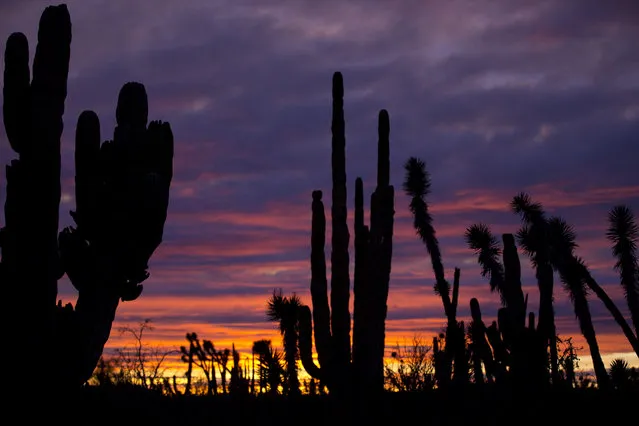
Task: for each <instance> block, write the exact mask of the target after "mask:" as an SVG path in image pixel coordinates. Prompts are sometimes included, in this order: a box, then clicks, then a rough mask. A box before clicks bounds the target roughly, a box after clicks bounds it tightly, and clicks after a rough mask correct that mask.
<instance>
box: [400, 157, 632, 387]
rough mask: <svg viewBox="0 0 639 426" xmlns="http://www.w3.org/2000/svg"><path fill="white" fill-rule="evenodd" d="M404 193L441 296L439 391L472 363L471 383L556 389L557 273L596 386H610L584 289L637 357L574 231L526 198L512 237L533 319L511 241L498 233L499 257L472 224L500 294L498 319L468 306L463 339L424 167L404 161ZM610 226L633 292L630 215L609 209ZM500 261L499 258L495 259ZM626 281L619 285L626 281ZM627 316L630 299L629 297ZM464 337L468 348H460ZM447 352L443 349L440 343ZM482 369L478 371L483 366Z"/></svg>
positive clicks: (482, 228) (480, 227)
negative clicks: (535, 302) (487, 320)
mask: <svg viewBox="0 0 639 426" xmlns="http://www.w3.org/2000/svg"><path fill="white" fill-rule="evenodd" d="M405 169H406V171H407V174H406V179H405V181H404V190H405V191H406V193H407V194H408V195H409V196H411V203H410V210H411V212H412V213H413V217H414V227H415V229H416V230H417V234H418V235H419V236H420V239H421V240H422V241H423V243H424V245H425V246H426V248H427V251H428V252H429V254H430V257H431V262H432V266H433V272H434V275H435V291H436V293H437V294H438V295H439V296H440V297H441V299H442V303H443V307H444V312H445V314H446V317H447V325H446V329H445V332H444V333H442V334H441V335H440V336H439V337H435V338H434V340H433V352H434V366H435V380H436V383H437V385H438V387H439V388H442V389H445V388H447V387H448V385H449V384H450V382H451V379H452V382H453V383H455V384H464V383H467V382H468V379H469V374H468V373H469V364H468V363H469V361H470V362H471V363H472V370H473V371H474V379H475V382H476V383H483V381H484V380H486V381H489V382H492V381H499V382H500V383H509V384H511V385H512V386H514V387H516V388H520V389H521V388H523V387H527V388H528V389H541V388H543V387H545V386H547V385H549V384H551V383H552V384H553V385H554V384H559V383H561V382H562V378H561V375H560V371H559V362H558V361H559V357H558V348H557V332H556V329H555V319H554V310H553V299H554V289H553V287H554V274H555V273H557V274H558V276H559V278H560V280H561V282H562V284H563V288H564V289H565V291H566V292H567V293H568V295H569V297H570V299H571V301H572V303H573V307H574V311H575V316H576V317H577V319H578V321H579V326H580V329H581V331H582V334H583V335H584V338H585V340H586V342H587V343H588V346H589V349H590V354H591V357H592V360H593V366H594V370H595V374H596V376H597V383H598V386H599V387H600V388H604V389H605V388H607V387H608V382H609V380H608V374H607V373H606V369H605V366H604V363H603V360H602V358H601V354H600V351H599V346H598V342H597V339H596V334H595V330H594V327H593V323H592V317H591V314H590V308H589V303H588V298H587V294H588V290H591V291H593V292H594V293H595V294H596V295H597V296H598V297H599V298H600V299H601V300H602V301H603V302H604V304H605V306H606V307H607V308H608V309H609V310H610V312H611V313H612V315H613V317H614V319H615V320H616V321H617V323H618V324H619V325H620V327H621V328H622V330H623V332H624V334H625V335H626V337H627V338H628V341H629V342H630V343H631V346H632V347H633V349H634V350H635V352H636V353H637V354H638V355H639V352H638V351H637V347H638V342H637V336H635V334H634V333H633V332H632V329H631V328H630V326H629V325H628V323H627V322H626V321H625V319H624V317H623V315H622V314H621V313H620V312H619V309H617V307H616V306H615V304H614V303H613V302H612V300H611V299H610V298H609V297H608V296H607V294H606V292H605V291H604V290H603V289H602V288H601V287H600V286H599V285H598V284H597V282H596V281H595V280H594V278H593V277H592V275H591V274H590V272H589V270H588V268H587V267H586V265H585V264H584V262H583V260H581V259H580V258H579V257H577V256H576V255H575V254H574V250H575V248H576V247H577V243H576V242H575V238H576V236H575V233H574V230H573V228H572V227H571V226H570V225H568V224H567V223H566V222H565V221H564V220H563V219H562V218H560V217H550V218H549V217H547V216H546V214H545V212H544V210H543V207H542V206H541V204H539V203H535V202H533V201H532V200H531V199H530V197H529V196H528V194H525V193H521V194H519V195H517V196H515V197H514V198H513V200H512V202H511V210H512V211H513V212H514V213H516V214H518V215H519V216H520V218H521V220H522V227H521V228H520V230H519V231H518V233H517V235H516V237H517V240H518V241H519V243H520V245H521V246H522V247H523V250H524V252H525V253H526V254H527V255H528V257H529V258H530V260H531V262H532V264H533V266H534V269H535V277H536V280H537V284H538V288H539V297H540V300H539V319H538V323H537V324H535V315H534V314H533V313H532V312H531V313H530V314H529V315H528V325H527V326H526V312H527V302H528V296H527V295H526V296H524V293H523V291H522V284H521V265H520V261H519V255H518V251H517V246H516V244H515V239H516V238H515V235H513V234H503V235H502V240H503V251H502V250H501V248H500V247H499V244H498V242H497V240H496V238H495V237H494V236H493V235H492V234H491V232H490V229H489V228H488V226H486V225H484V224H476V225H472V226H471V227H469V228H468V229H467V230H466V235H465V237H466V241H467V243H468V245H469V247H470V248H471V249H473V250H474V251H475V252H476V254H477V255H478V263H479V264H480V265H482V276H485V277H489V278H490V288H491V290H493V291H497V292H498V293H499V295H500V298H501V302H502V305H503V307H502V308H501V309H499V311H498V315H497V321H493V323H492V324H491V325H490V326H488V327H487V326H486V325H485V324H484V322H483V320H482V315H481V309H480V306H479V302H478V301H477V299H472V300H471V301H470V308H471V315H472V321H471V323H470V326H469V327H468V333H466V330H465V327H464V323H463V322H458V321H457V319H456V311H457V297H458V292H459V269H455V278H454V284H453V292H452V299H451V296H450V287H449V284H448V282H447V281H446V279H445V276H444V268H443V264H442V260H441V252H440V249H439V243H438V241H437V238H436V232H435V228H434V226H433V224H432V217H431V216H430V213H429V211H428V204H427V202H426V201H425V199H424V197H425V196H426V195H427V194H428V193H429V192H430V177H429V174H428V172H427V171H426V168H425V163H424V162H423V161H421V160H420V159H417V158H414V157H412V158H410V159H409V160H408V161H407V162H406V164H405ZM609 220H610V222H611V228H610V230H609V233H608V238H609V239H611V241H613V242H614V243H615V246H614V247H613V253H614V254H615V256H616V257H617V258H618V259H619V261H618V263H617V266H616V267H617V269H619V270H620V274H621V278H622V285H623V286H624V289H626V293H627V294H630V296H633V295H634V293H631V292H629V291H628V290H627V289H628V288H632V286H631V285H629V284H627V283H630V284H632V283H635V286H636V281H632V280H631V279H630V278H629V277H630V275H635V276H636V271H637V267H636V254H635V252H634V247H635V245H634V244H635V243H634V241H635V239H636V238H637V234H639V231H638V230H637V226H636V225H635V223H634V219H633V217H632V214H631V213H630V212H629V211H628V210H627V209H626V210H624V208H623V207H617V208H615V209H613V211H612V212H611V214H610V218H609ZM500 255H502V260H500V259H499V256H500ZM624 279H625V281H624ZM628 303H629V308H630V310H631V311H632V310H633V306H634V305H633V303H635V302H634V299H632V297H628ZM466 335H468V337H469V340H470V345H469V346H468V348H467V347H466V341H465V340H466ZM444 342H445V346H444V347H443V348H442V346H443V343H444ZM482 365H483V368H482Z"/></svg>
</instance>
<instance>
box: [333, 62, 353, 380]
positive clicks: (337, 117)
mask: <svg viewBox="0 0 639 426" xmlns="http://www.w3.org/2000/svg"><path fill="white" fill-rule="evenodd" d="M343 98H344V82H343V79H342V74H341V73H339V72H336V73H335V74H334V75H333V120H332V125H331V131H332V134H333V138H332V179H333V190H332V207H331V219H332V238H331V247H332V250H331V332H332V336H333V346H334V349H333V355H334V362H335V365H336V368H337V369H338V370H340V371H339V372H336V374H338V375H340V376H341V375H342V374H346V370H347V369H348V364H349V362H350V360H351V338H350V330H351V317H350V312H349V299H350V276H349V254H348V247H349V239H350V235H349V231H348V224H347V222H346V220H347V204H346V136H345V125H344V99H343Z"/></svg>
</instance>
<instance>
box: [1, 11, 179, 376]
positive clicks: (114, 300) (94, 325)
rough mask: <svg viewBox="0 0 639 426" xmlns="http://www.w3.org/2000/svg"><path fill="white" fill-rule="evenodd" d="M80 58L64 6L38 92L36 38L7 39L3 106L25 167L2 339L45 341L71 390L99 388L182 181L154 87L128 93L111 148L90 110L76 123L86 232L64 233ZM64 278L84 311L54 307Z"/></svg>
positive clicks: (16, 172) (9, 247) (78, 217)
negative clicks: (117, 326) (116, 323)
mask: <svg viewBox="0 0 639 426" xmlns="http://www.w3.org/2000/svg"><path fill="white" fill-rule="evenodd" d="M70 47H71V19H70V15H69V12H68V10H67V8H66V6H65V5H60V6H50V7H47V8H46V9H45V10H44V12H43V14H42V17H41V19H40V24H39V30H38V44H37V47H36V51H35V57H34V61H33V73H32V74H33V75H32V78H31V81H29V78H30V75H29V65H28V58H29V51H28V49H29V47H28V41H27V39H26V37H25V36H24V35H23V34H21V33H15V34H12V35H11V36H10V37H9V38H8V40H7V44H6V50H5V73H4V98H3V102H4V104H3V112H4V116H3V118H4V124H5V128H6V133H7V137H8V139H9V142H10V144H11V147H12V149H13V150H14V151H15V152H16V153H17V154H18V155H19V158H18V159H16V160H12V161H11V165H10V166H8V167H7V197H6V202H5V213H6V214H5V218H6V226H5V227H4V228H3V229H2V238H1V239H0V241H1V244H2V260H1V265H2V268H1V271H2V272H1V273H2V277H1V279H2V283H3V285H4V287H5V289H6V291H7V293H8V297H9V300H10V301H11V303H12V304H19V306H20V307H19V311H18V312H15V311H14V312H9V313H8V314H9V315H11V316H12V317H13V319H12V321H4V324H5V326H4V329H5V331H6V332H7V333H8V334H9V335H10V336H12V338H13V337H15V338H16V339H18V336H17V335H14V334H12V333H20V334H22V333H23V332H24V331H23V330H29V332H33V331H34V330H39V331H38V337H39V339H40V344H41V345H43V347H46V348H48V351H49V353H51V354H52V355H51V357H52V358H53V359H52V360H51V361H50V366H51V370H50V371H49V372H47V374H48V375H49V376H48V378H49V379H51V380H52V381H53V382H55V383H56V384H57V385H58V386H60V387H62V388H73V387H77V386H79V385H81V384H82V383H84V382H85V381H86V380H87V379H88V378H89V377H90V375H91V373H92V371H93V369H94V368H95V366H96V364H97V362H98V360H99V358H100V355H101V354H102V350H103V348H104V344H105V343H106V341H107V340H108V338H109V334H110V331H111V325H112V322H113V319H114V316H115V312H116V309H117V307H118V304H119V301H120V300H123V301H126V300H133V299H135V298H137V297H138V296H139V295H140V293H141V291H142V286H141V283H142V281H144V280H145V279H146V278H147V277H148V276H149V273H148V260H149V258H150V257H151V255H152V254H153V252H154V251H155V249H156V248H157V247H158V245H159V244H160V243H161V241H162V234H163V228H164V223H165V220H166V213H167V208H168V202H169V187H170V183H171V179H172V174H173V172H172V160H173V135H172V132H171V128H170V126H169V125H168V123H161V122H151V123H150V124H149V126H148V128H147V114H148V107H147V97H146V92H145V89H144V86H142V85H141V84H139V83H127V84H126V85H124V87H123V88H122V90H121V92H120V95H119V99H118V106H117V110H116V117H117V127H116V129H115V134H114V139H113V141H107V142H104V143H102V144H101V140H100V123H99V120H98V117H97V115H96V114H95V113H93V112H92V111H85V112H83V113H82V114H81V115H80V117H79V119H78V123H77V129H76V135H75V137H76V140H75V145H76V146H75V169H76V175H75V182H76V184H75V200H76V209H75V211H72V212H71V215H72V217H73V219H74V221H75V224H76V226H75V227H68V228H66V229H64V230H62V232H60V233H59V232H58V220H59V217H58V216H59V214H58V210H59V205H60V197H61V183H60V164H61V154H60V145H61V141H60V140H61V134H62V130H63V121H62V115H63V113H64V103H65V99H66V87H67V77H68V71H69V59H70ZM64 273H66V274H67V276H68V278H69V279H70V281H71V283H72V284H73V286H74V287H75V288H76V289H77V290H78V298H77V301H76V304H75V306H72V305H71V304H67V306H64V307H63V306H62V305H61V303H58V304H57V305H56V299H57V292H58V289H57V281H58V280H59V279H60V278H61V277H62V276H63V274H64ZM16 320H17V321H19V322H20V323H21V329H20V330H17V327H15V326H14V325H13V324H15V321H16ZM10 324H11V325H10ZM16 341H17V340H16ZM30 357H33V359H30ZM36 357H38V355H37V354H33V355H31V354H25V359H23V362H24V363H25V364H24V365H38V364H39V363H40V360H39V359H38V358H36ZM20 373H21V374H22V376H21V377H20V378H19V380H20V381H21V382H23V383H30V382H31V383H32V382H33V381H35V380H36V377H39V379H38V380H39V381H41V380H42V377H40V376H41V375H42V374H43V373H42V372H41V371H36V370H34V371H27V372H24V371H21V372H20ZM24 375H26V377H24Z"/></svg>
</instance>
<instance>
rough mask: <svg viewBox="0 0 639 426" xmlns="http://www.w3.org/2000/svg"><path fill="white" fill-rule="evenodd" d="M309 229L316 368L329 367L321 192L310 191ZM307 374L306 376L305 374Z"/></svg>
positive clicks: (328, 322)
mask: <svg viewBox="0 0 639 426" xmlns="http://www.w3.org/2000/svg"><path fill="white" fill-rule="evenodd" d="M312 211H313V214H312V228H311V229H312V230H311V300H312V303H313V323H314V334H315V349H316V350H317V356H318V359H319V363H320V366H322V368H324V367H325V368H329V364H330V360H331V329H330V320H331V318H330V309H329V306H328V283H327V280H326V256H325V254H324V246H325V238H326V237H325V232H326V216H325V214H324V203H323V202H322V191H313V203H312ZM309 374H310V373H309Z"/></svg>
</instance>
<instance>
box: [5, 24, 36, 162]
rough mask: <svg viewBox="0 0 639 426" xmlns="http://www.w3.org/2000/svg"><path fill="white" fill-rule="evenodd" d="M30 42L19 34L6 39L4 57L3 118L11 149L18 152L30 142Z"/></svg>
mask: <svg viewBox="0 0 639 426" xmlns="http://www.w3.org/2000/svg"><path fill="white" fill-rule="evenodd" d="M29 78H30V71H29V42H28V40H27V38H26V36H25V35H24V34H22V33H13V34H11V35H10V36H9V38H8V40H7V44H6V48H5V55H4V87H3V109H2V113H3V119H4V127H5V131H6V133H7V138H8V139H9V143H10V144H11V148H12V149H13V150H14V151H15V152H17V153H20V152H21V151H22V149H23V148H24V147H25V146H26V145H27V144H28V141H29V127H30V118H31V115H30V111H29V109H30V108H31V102H30V101H31V95H30V93H31V89H30V83H29Z"/></svg>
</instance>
